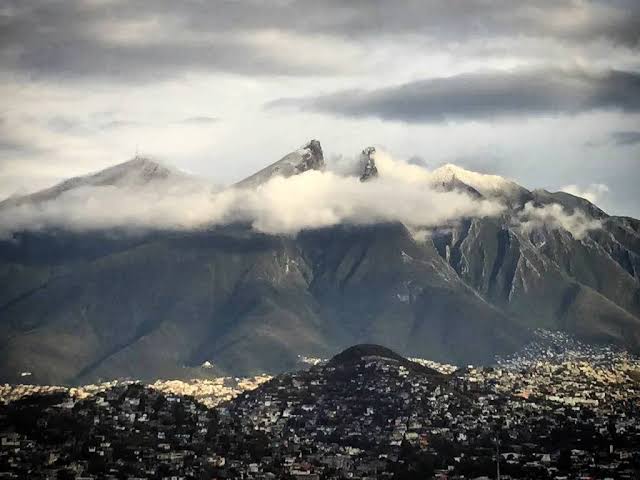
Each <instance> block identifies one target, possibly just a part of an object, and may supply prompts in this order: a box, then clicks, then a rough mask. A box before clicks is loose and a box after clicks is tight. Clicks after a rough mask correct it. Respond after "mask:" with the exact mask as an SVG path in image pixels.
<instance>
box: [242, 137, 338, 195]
mask: <svg viewBox="0 0 640 480" xmlns="http://www.w3.org/2000/svg"><path fill="white" fill-rule="evenodd" d="M324 167H325V162H324V155H323V153H322V146H321V145H320V142H319V141H318V140H315V139H314V140H310V141H309V142H308V143H306V144H305V145H304V146H302V147H300V148H299V149H298V150H296V151H294V152H291V153H289V154H288V155H285V156H284V157H282V158H281V159H280V160H278V161H277V162H275V163H272V164H271V165H269V166H268V167H265V168H263V169H262V170H260V171H258V172H257V173H254V174H253V175H251V176H250V177H247V178H245V179H244V180H241V181H240V182H238V183H236V184H235V186H236V187H240V188H253V187H257V186H258V185H261V184H263V183H265V182H267V181H269V180H270V179H271V178H273V177H284V178H287V177H291V176H293V175H298V174H300V173H304V172H306V171H308V170H324Z"/></svg>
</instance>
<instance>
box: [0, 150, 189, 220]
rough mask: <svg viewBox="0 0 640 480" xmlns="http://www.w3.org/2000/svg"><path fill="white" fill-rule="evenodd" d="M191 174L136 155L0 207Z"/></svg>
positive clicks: (40, 201)
mask: <svg viewBox="0 0 640 480" xmlns="http://www.w3.org/2000/svg"><path fill="white" fill-rule="evenodd" d="M188 178H189V176H188V175H187V174H185V173H182V172H180V171H178V170H175V169H172V168H169V167H165V166H163V165H161V164H159V163H157V162H154V161H153V160H150V159H148V158H144V157H135V158H133V159H131V160H129V161H127V162H124V163H120V164H118V165H115V166H113V167H109V168H107V169H105V170H101V171H99V172H96V173H92V174H89V175H83V176H80V177H73V178H70V179H68V180H65V181H63V182H60V183H58V184H56V185H54V186H53V187H50V188H47V189H45V190H41V191H39V192H36V193H32V194H30V195H24V196H20V197H9V198H8V199H6V200H4V201H2V202H0V209H2V208H8V207H16V206H20V205H26V204H30V205H37V204H39V203H43V202H49V201H52V200H55V199H57V198H59V197H60V196H61V195H64V194H66V193H68V192H71V191H74V190H77V189H81V188H89V187H107V186H110V187H117V188H123V189H126V188H140V187H146V186H149V185H152V184H162V183H166V184H169V183H170V182H171V183H174V182H180V181H186V180H187V179H188Z"/></svg>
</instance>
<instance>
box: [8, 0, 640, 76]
mask: <svg viewBox="0 0 640 480" xmlns="http://www.w3.org/2000/svg"><path fill="white" fill-rule="evenodd" d="M145 23H146V24H148V23H151V24H153V25H155V27H154V28H155V30H154V35H155V37H154V38H152V37H153V36H152V35H148V36H147V35H146V32H145V31H144V25H145ZM122 26H129V28H130V29H131V31H133V33H135V32H136V29H139V33H140V35H139V37H138V38H136V39H135V41H129V40H128V39H127V38H126V37H125V39H124V41H123V42H117V43H113V42H110V41H108V39H105V38H104V35H103V33H104V31H105V30H107V31H108V30H109V29H116V30H117V29H118V28H121V27H122ZM264 31H278V32H285V33H292V34H297V35H305V36H306V35H309V34H318V35H324V36H326V37H327V38H329V37H335V38H340V39H342V40H348V41H350V42H355V43H357V42H358V41H359V40H362V39H368V40H370V39H372V38H374V39H378V40H380V41H384V39H385V38H388V37H391V36H394V35H405V34H410V35H416V36H418V37H421V38H424V39H426V40H428V41H431V42H432V44H434V45H437V46H438V48H446V46H447V44H448V43H455V44H457V45H459V44H460V43H464V42H468V41H469V42H475V41H483V40H491V39H496V38H500V39H504V38H509V37H516V36H517V37H536V38H546V39H553V40H555V41H556V42H569V43H573V44H582V43H583V42H585V41H592V40H604V41H607V42H609V43H611V44H619V45H625V46H627V47H637V46H638V43H639V40H640V6H639V4H638V2H636V1H633V0H628V1H616V2H574V1H572V0H556V1H545V0H539V1H534V2H522V3H519V2H512V1H507V0H492V1H480V0H478V1H469V2H444V1H435V0H432V1H428V0H405V1H396V2H388V1H386V0H355V1H351V2H344V1H342V0H314V1H311V0H290V1H282V0H273V1H264V0H253V1H250V0H248V1H213V2H202V1H196V0H192V1H181V2H174V1H169V0H159V1H150V0H149V1H142V0H141V1H131V2H129V1H120V0H111V1H109V0H105V1H85V2H82V1H78V0H76V1H72V0H68V1H50V2H41V1H36V0H14V1H6V2H4V3H3V6H2V7H0V61H1V62H2V65H3V67H4V68H5V69H11V70H18V71H27V72H30V73H31V74H36V75H55V76H67V77H108V78H110V79H118V78H120V79H133V80H153V79H156V78H163V77H166V76H175V75H179V74H181V73H185V72H188V71H224V72H235V73H243V74H288V75H302V74H323V73H335V72H336V70H339V68H338V67H334V68H332V67H331V66H327V65H324V64H322V63H321V62H314V61H313V52H309V57H310V58H309V61H308V62H300V61H299V59H296V60H294V61H291V60H290V59H287V58H286V55H285V56H281V55H278V53H279V52H278V51H277V49H278V48H277V46H270V45H265V44H264V43H262V44H261V42H252V41H247V37H246V36H247V35H251V34H252V33H256V32H264ZM212 34H214V36H213V37H212V36H211V35H212ZM187 37H188V40H186V39H185V38H187ZM302 53H304V52H302Z"/></svg>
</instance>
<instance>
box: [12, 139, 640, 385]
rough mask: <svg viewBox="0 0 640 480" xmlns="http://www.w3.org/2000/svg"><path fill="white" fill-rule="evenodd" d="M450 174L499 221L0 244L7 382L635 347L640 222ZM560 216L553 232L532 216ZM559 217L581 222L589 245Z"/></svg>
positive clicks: (268, 173)
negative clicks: (567, 341)
mask: <svg viewBox="0 0 640 480" xmlns="http://www.w3.org/2000/svg"><path fill="white" fill-rule="evenodd" d="M307 147H308V148H307ZM317 147H318V148H316V147H315V146H314V144H313V142H309V143H308V144H306V145H305V147H303V149H301V150H302V151H301V150H297V151H296V152H293V153H292V154H290V155H287V156H285V157H283V159H282V160H285V161H284V162H283V163H279V162H282V160H280V161H279V162H276V163H274V164H272V165H271V166H270V167H267V168H266V169H263V170H262V171H261V172H258V173H260V175H258V177H255V176H252V177H248V179H247V180H249V179H252V178H253V180H251V182H248V183H247V184H245V186H241V187H240V188H250V186H249V185H253V186H258V185H261V184H262V182H264V181H267V180H269V179H270V178H273V176H274V175H275V176H277V175H280V174H281V173H282V175H283V176H286V175H289V174H291V175H295V174H296V173H304V172H305V171H307V170H310V169H311V170H315V169H316V168H322V167H323V166H324V157H323V156H322V154H321V152H322V150H321V147H320V145H319V142H318V145H317ZM365 150H366V149H365ZM370 153H373V152H370ZM371 159H372V160H374V163H373V165H375V157H372V158H371ZM139 163H140V164H141V165H139V166H140V167H141V168H140V170H141V171H143V172H144V171H145V168H144V167H145V165H146V164H145V162H139ZM278 165H281V166H282V165H286V166H287V168H286V169H284V170H281V169H278V168H276V169H274V168H271V167H274V166H276V167H277V166H278ZM367 166H368V167H369V171H370V172H371V171H372V169H371V163H370V162H366V164H363V172H361V173H364V172H365V170H366V168H367ZM376 170H378V169H376ZM445 172H446V173H447V175H439V176H436V177H437V178H436V177H434V178H436V180H438V181H443V182H444V184H443V185H442V188H444V189H445V190H451V191H460V192H462V193H464V194H466V195H468V196H469V197H470V198H476V197H477V196H479V197H478V198H487V197H491V198H502V199H503V200H504V202H505V203H506V204H507V207H506V210H505V212H504V213H503V214H501V215H498V216H492V217H477V218H465V219H462V220H461V221H459V222H454V223H451V224H446V225H442V226H441V227H434V228H432V229H431V230H430V233H429V235H428V236H427V237H425V238H424V239H422V240H418V239H416V237H415V236H414V234H413V233H412V231H410V229H408V228H407V227H406V226H405V225H403V224H402V223H399V222H395V223H394V222H390V223H389V222H388V223H376V224H372V225H349V224H342V225H337V226H333V227H326V228H316V229H307V230H303V231H301V232H300V233H298V234H295V235H269V234H264V233H260V232H256V231H253V230H252V229H251V226H250V225H245V224H230V225H224V226H219V227H211V228H205V229H198V230H193V231H190V230H181V231H172V230H167V231H163V230H155V231H149V232H142V233H140V234H139V235H137V236H135V237H126V236H121V235H119V233H118V232H117V231H113V230H109V231H91V232H84V231H65V230H64V229H57V230H52V229H46V230H41V231H35V232H29V231H23V232H19V233H18V234H17V235H15V236H14V237H13V238H11V239H0V379H2V380H4V381H17V380H19V379H21V377H20V375H21V373H22V372H30V373H31V376H29V377H28V378H30V380H31V381H33V382H37V383H38V382H39V383H84V382H88V381H93V380H95V379H100V378H102V379H106V378H118V377H132V378H142V379H153V378H158V377H163V376H164V377H166V376H172V377H176V378H181V377H188V376H193V375H196V374H197V373H198V372H199V370H198V368H199V366H200V365H202V364H203V363H204V362H211V363H213V364H214V365H216V367H217V368H219V372H220V373H225V374H232V375H236V374H242V375H245V374H254V373H261V372H264V371H267V372H279V371H283V370H288V369H292V368H294V367H295V366H296V364H297V361H298V360H297V358H298V355H300V354H304V355H311V356H318V357H323V358H326V357H327V356H330V355H331V354H333V353H334V352H335V351H337V350H339V349H340V348H343V347H345V346H347V345H354V344H362V343H374V344H376V343H377V344H379V343H384V344H385V345H388V346H389V347H391V348H392V349H393V350H395V351H398V352H400V353H402V354H404V355H409V356H416V357H428V358H434V359H435V360H438V361H443V362H446V363H454V364H467V363H491V362H492V359H493V358H494V356H495V355H503V354H510V353H513V352H515V351H517V350H518V349H519V348H520V347H521V346H522V345H524V344H525V343H526V342H527V341H528V340H529V339H530V335H531V333H530V332H531V331H532V330H533V329H536V328H546V329H550V330H563V331H567V332H569V333H571V334H575V335H577V336H579V337H580V338H582V339H587V340H589V341H593V342H604V343H614V344H617V345H621V346H624V347H626V348H629V349H631V350H634V351H637V350H638V347H639V346H640V221H638V220H635V219H632V218H625V217H616V216H610V215H608V214H606V213H605V212H604V211H602V210H600V209H599V208H598V207H597V206H595V205H593V204H592V203H591V202H588V201H587V200H585V199H581V198H579V197H575V196H573V195H570V194H564V193H563V194H558V193H549V192H546V191H538V190H533V191H529V190H526V189H524V188H523V187H519V186H517V188H512V187H511V186H510V183H507V184H506V185H507V186H508V188H507V195H503V196H502V197H501V194H500V192H499V191H496V189H495V188H489V187H488V186H487V185H489V186H491V185H495V182H498V184H502V183H501V182H502V180H501V181H497V180H495V179H492V182H493V183H492V182H487V185H483V183H482V182H483V180H484V177H483V176H482V175H483V174H474V175H471V176H469V175H470V174H469V173H468V171H464V172H463V171H462V170H460V169H458V167H456V169H452V168H447V169H445ZM452 172H453V175H449V173H452ZM465 172H467V173H465ZM99 173H100V172H99ZM471 173H473V172H471ZM477 175H480V177H478V176H477ZM160 176H161V177H162V175H160ZM378 176H379V178H384V171H380V172H379V175H378ZM106 177H108V178H113V176H111V175H106ZM116 177H117V176H116ZM151 177H152V178H155V177H154V175H152V176H151ZM98 178H105V177H104V176H103V177H100V176H98ZM136 178H137V177H136ZM140 178H142V179H144V178H145V176H144V175H143V176H142V177H140ZM469 178H471V180H469ZM464 179H466V180H469V184H467V183H465V182H464V181H463V180H464ZM490 180H491V179H490ZM256 182H257V183H256ZM505 182H509V181H508V180H505ZM358 183H359V182H358ZM367 183H369V182H367ZM376 183H377V180H376V182H373V184H376ZM471 184H473V185H471ZM476 187H478V188H476ZM234 188H238V185H236V187H234ZM363 188H365V187H364V186H363ZM366 188H370V187H369V185H367V186H366ZM483 191H484V193H483ZM473 192H476V193H475V194H474V193H473ZM527 205H531V207H527ZM554 205H557V206H558V208H556V207H553V206H554ZM550 206H551V207H553V208H554V210H553V211H552V212H551V213H553V214H556V215H559V217H558V219H557V221H556V223H555V224H549V223H547V220H546V218H544V217H537V216H536V214H538V213H541V214H543V215H546V214H547V213H546V212H547V210H545V209H548V208H549V207H550ZM556 210H557V211H556ZM558 212H559V213H558ZM527 215H528V216H527ZM516 220H517V221H516ZM523 222H528V223H527V225H528V227H527V229H523V228H522V225H523V224H524V223H523ZM561 222H568V226H571V225H574V224H576V222H577V225H578V226H579V227H580V228H581V229H582V236H580V237H579V236H577V234H576V233H575V232H574V233H572V232H571V231H569V230H567V228H565V225H564V224H562V223H561ZM572 222H573V223H572ZM580 222H588V223H587V224H588V225H594V228H593V229H585V228H584V226H582V224H581V223H580ZM569 224H571V225H569ZM574 226H575V225H574ZM596 227H597V228H596ZM461 346H464V348H461Z"/></svg>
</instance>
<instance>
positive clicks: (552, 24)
mask: <svg viewBox="0 0 640 480" xmlns="http://www.w3.org/2000/svg"><path fill="white" fill-rule="evenodd" d="M639 41H640V4H638V2H637V1H634V0H628V1H624V0H620V1H615V0H614V1H609V2H598V1H593V2H591V1H574V0H556V1H550V0H549V1H537V2H535V1H534V2H511V1H506V0H492V1H486V0H483V1H480V0H478V1H469V2H450V1H444V0H442V1H425V0H416V1H397V2H387V1H382V0H357V1H350V2H345V1H342V0H315V1H311V0H308V1H294V0H290V1H289V0H271V1H268V0H247V1H226V0H224V1H222V0H220V1H213V2H201V1H185V2H170V1H168V0H167V1H153V2H152V1H124V0H83V1H80V0H76V1H70V0H69V1H51V2H40V1H32V0H16V1H5V2H3V3H2V5H0V65H1V66H2V68H0V72H1V73H0V95H2V98H3V105H2V110H1V111H0V196H6V195H9V194H12V193H16V192H26V191H29V190H34V189H37V188H41V187H43V186H46V185H48V184H51V183H53V182H55V181H57V180H59V179H62V178H65V177H68V176H71V175H76V174H81V173H85V172H88V171H92V170H96V169H100V168H103V167H106V166H108V165H111V164H114V163H119V162H121V161H125V160H127V159H128V158H130V157H131V156H132V155H133V154H135V152H136V151H140V152H142V153H144V154H148V155H151V156H154V157H156V158H158V159H160V160H162V161H165V162H167V163H170V164H173V165H176V166H178V167H180V168H183V169H185V170H187V171H191V172H194V173H198V174H201V175H205V176H208V177H210V178H212V179H213V180H214V181H216V182H217V183H230V182H233V181H235V180H237V179H239V178H242V177H243V176H246V175H248V174H250V173H252V172H253V171H254V170H256V169H258V168H259V167H261V166H263V165H264V164H266V163H269V162H272V161H274V160H276V159H277V158H279V157H280V156H281V155H282V154H284V153H286V152H287V151H290V150H292V149H294V148H296V147H297V146H299V145H301V144H303V143H305V142H306V141H307V140H308V139H309V138H319V139H320V140H321V141H322V143H323V147H324V149H325V151H326V152H327V154H328V156H337V155H346V156H351V155H355V154H356V153H357V152H358V151H360V150H361V149H362V147H364V146H366V145H368V144H376V145H379V146H382V147H385V148H386V149H387V150H388V151H390V152H391V153H392V154H393V155H397V156H399V157H402V158H410V157H414V156H415V157H419V158H421V159H423V160H424V161H425V162H426V163H427V164H428V165H429V166H432V167H435V166H437V165H438V164H440V163H443V162H453V163H458V164H461V165H463V166H467V167H469V168H474V169H477V170H480V171H484V172H492V173H497V174H502V175H507V176H511V177H513V178H514V179H515V180H516V181H518V182H520V183H522V184H524V185H525V186H527V187H531V188H534V187H542V188H548V189H559V188H562V187H564V186H566V185H577V186H578V187H580V188H581V189H583V190H584V191H586V190H587V189H588V188H589V186H590V185H592V184H593V185H595V184H603V183H604V184H606V185H608V186H609V191H608V193H606V194H603V195H602V196H601V198H600V200H599V202H600V204H601V205H602V206H603V207H604V208H605V209H607V210H609V211H611V212H612V213H620V214H629V215H634V216H636V217H640V196H638V195H637V193H636V190H637V188H636V185H637V184H639V183H640V140H639V138H640V137H639V136H638V135H639V133H640V112H639V111H638V110H639V109H640V55H639V52H640V43H639ZM282 99H288V100H282ZM291 99H293V100H291ZM274 105H275V106H279V107H283V106H287V107H288V108H273V106H274ZM267 106H268V107H267Z"/></svg>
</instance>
